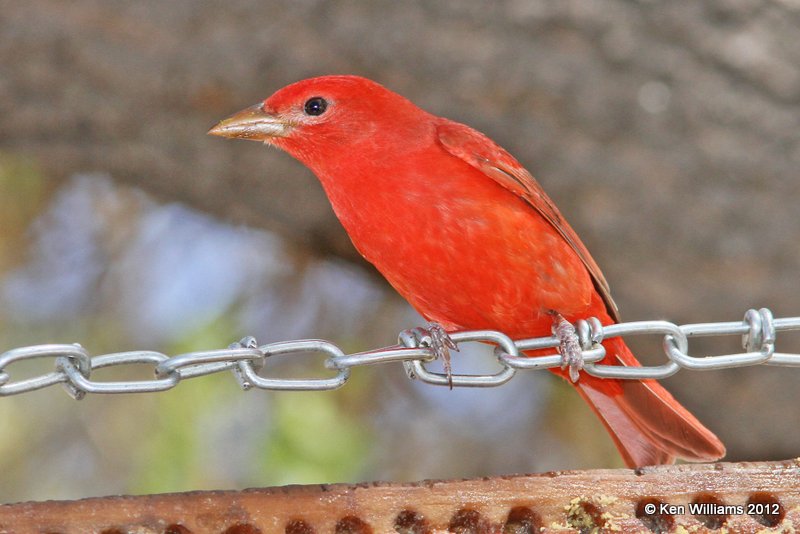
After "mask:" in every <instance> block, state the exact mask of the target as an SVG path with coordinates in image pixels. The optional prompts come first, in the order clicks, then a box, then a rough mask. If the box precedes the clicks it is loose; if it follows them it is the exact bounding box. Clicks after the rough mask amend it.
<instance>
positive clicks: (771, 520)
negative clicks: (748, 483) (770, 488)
mask: <svg viewBox="0 0 800 534" xmlns="http://www.w3.org/2000/svg"><path fill="white" fill-rule="evenodd" d="M745 508H746V509H747V510H746V511H747V513H748V514H750V517H752V518H753V519H755V520H756V521H758V522H759V523H761V524H762V525H764V526H765V527H770V528H772V527H776V526H778V524H779V523H780V522H781V521H783V518H784V517H785V516H786V510H785V509H784V508H783V505H782V504H781V501H779V500H778V498H777V497H776V496H775V495H773V494H772V493H769V492H766V491H759V492H757V493H753V494H752V495H750V497H749V498H748V499H747V505H746V506H745Z"/></svg>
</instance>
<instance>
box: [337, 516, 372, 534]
mask: <svg viewBox="0 0 800 534" xmlns="http://www.w3.org/2000/svg"><path fill="white" fill-rule="evenodd" d="M334 532H336V534H372V528H370V526H369V525H368V524H366V523H365V522H364V521H363V520H362V519H359V518H358V517H356V516H354V515H348V516H345V517H343V518H341V519H340V520H339V522H338V523H336V530H334Z"/></svg>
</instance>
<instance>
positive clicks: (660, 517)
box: [636, 497, 675, 534]
mask: <svg viewBox="0 0 800 534" xmlns="http://www.w3.org/2000/svg"><path fill="white" fill-rule="evenodd" d="M662 505H664V501H662V500H660V499H656V498H655V497H647V498H645V499H641V500H640V501H639V502H637V503H636V517H637V518H638V519H639V521H641V522H642V523H644V526H646V527H647V528H648V529H650V531H651V532H657V533H658V534H662V533H665V532H672V529H673V528H675V518H674V517H673V516H672V515H670V514H666V513H661V506H662Z"/></svg>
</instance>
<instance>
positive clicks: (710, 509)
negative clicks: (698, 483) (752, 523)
mask: <svg viewBox="0 0 800 534" xmlns="http://www.w3.org/2000/svg"><path fill="white" fill-rule="evenodd" d="M692 504H693V505H694V506H695V510H696V511H695V513H694V514H692V515H694V516H695V517H696V518H697V520H698V521H700V522H701V523H702V524H703V525H704V526H705V527H706V528H712V529H717V528H722V526H723V525H724V524H725V522H726V521H727V520H728V515H729V514H728V513H727V511H726V510H725V503H724V502H722V500H720V498H719V497H717V496H716V495H712V494H711V493H701V494H700V495H698V496H697V497H695V498H694V500H693V501H692Z"/></svg>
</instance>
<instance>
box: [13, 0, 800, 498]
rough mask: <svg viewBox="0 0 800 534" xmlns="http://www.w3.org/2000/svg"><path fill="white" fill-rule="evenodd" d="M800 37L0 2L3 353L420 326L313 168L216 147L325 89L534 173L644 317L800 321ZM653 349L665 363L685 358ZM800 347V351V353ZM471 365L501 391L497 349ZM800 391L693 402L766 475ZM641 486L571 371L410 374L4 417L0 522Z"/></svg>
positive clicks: (417, 13)
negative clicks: (508, 481) (450, 483)
mask: <svg viewBox="0 0 800 534" xmlns="http://www.w3.org/2000/svg"><path fill="white" fill-rule="evenodd" d="M798 32H800V3H798V2H797V0H780V1H779V0H773V1H766V2H765V1H762V0H715V1H710V0H709V1H700V2H691V3H684V2H681V3H670V2H659V1H640V2H629V1H622V0H569V1H562V0H551V1H536V0H513V1H505V2H486V1H480V0H465V1H461V2H449V3H444V2H437V3H434V2H423V1H418V2H395V1H393V0H374V1H371V2H356V1H344V2H322V1H313V0H302V1H296V2H268V1H241V2H213V1H210V0H209V1H199V0H198V1H188V0H179V1H174V2H157V1H137V2H113V3H111V2H104V1H100V0H97V1H78V2H58V1H44V0H30V1H28V2H13V3H12V2H3V3H2V9H0V117H1V118H0V352H2V351H5V350H9V349H12V348H15V347H19V346H24V345H33V344H40V343H51V342H58V343H72V342H79V343H81V344H82V345H83V346H84V347H86V348H87V349H88V350H89V352H90V353H91V354H94V355H96V354H102V353H105V352H115V351H124V350H136V349H149V350H158V351H162V352H165V353H167V354H178V353H181V352H185V351H189V350H197V349H213V348H224V347H226V346H227V345H228V344H229V343H231V342H233V341H235V340H237V339H239V338H241V337H242V336H244V335H248V334H249V335H254V336H256V337H257V338H258V340H259V342H269V341H278V340H288V339H297V338H305V337H314V338H324V339H329V340H332V341H334V342H335V343H337V344H339V345H340V346H341V347H342V348H343V349H345V350H346V351H360V350H366V349H369V348H375V347H379V346H385V345H390V344H393V343H394V342H395V340H396V335H397V333H398V331H400V330H402V329H404V328H408V327H412V326H416V325H419V324H421V323H422V321H421V318H420V317H419V316H417V315H416V314H415V313H414V312H413V311H412V310H411V309H410V308H409V307H408V305H407V304H405V303H404V302H403V301H402V300H401V299H400V298H399V297H398V296H397V295H395V294H394V293H393V291H392V290H391V288H389V287H388V286H387V285H386V284H385V283H384V282H383V281H382V279H380V277H379V276H377V274H376V273H375V272H374V271H373V270H372V269H371V268H370V267H369V266H367V265H366V264H365V263H364V262H363V261H362V260H361V259H360V258H359V257H358V255H357V254H356V253H355V251H354V249H353V248H352V246H351V245H350V243H349V241H348V239H347V237H346V236H345V234H344V233H343V231H342V230H341V228H340V227H339V225H338V223H337V222H336V220H335V218H334V216H333V214H332V212H331V210H330V207H329V206H328V203H327V200H326V199H325V197H324V195H323V192H322V189H321V188H320V186H319V185H318V183H317V182H316V180H315V178H314V177H313V176H312V175H311V174H310V172H309V171H307V170H306V169H305V168H303V167H302V166H300V165H299V164H298V163H296V162H295V161H293V160H292V159H291V158H289V157H288V156H286V155H284V154H281V153H279V152H277V151H274V150H267V149H265V148H263V147H260V146H258V145H256V144H252V143H242V142H226V141H223V140H220V139H218V138H211V137H208V136H206V135H205V132H206V131H207V130H208V128H209V127H211V126H212V125H213V124H214V123H215V122H216V121H217V120H219V119H221V118H223V117H225V116H227V115H229V114H230V113H232V112H234V111H237V110H239V109H241V108H243V107H245V106H248V105H251V104H253V103H255V102H257V101H259V100H261V99H263V98H265V97H266V96H268V95H269V94H271V93H272V92H273V91H274V90H276V89H278V88H280V87H282V86H284V85H286V84H288V83H290V82H293V81H296V80H298V79H302V78H305V77H309V76H315V75H321V74H329V73H352V74H359V75H362V76H367V77H370V78H373V79H375V80H377V81H378V82H380V83H383V84H384V85H387V86H388V87H390V88H391V89H393V90H395V91H397V92H399V93H401V94H403V95H405V96H407V97H409V98H411V99H412V100H413V101H415V102H416V103H418V104H419V105H420V106H422V107H424V108H425V109H427V110H429V111H432V112H435V113H437V114H439V115H444V116H447V117H449V118H452V119H456V120H459V121H462V122H466V123H468V124H470V125H472V126H474V127H476V128H478V129H479V130H482V131H483V132H485V133H487V134H488V135H490V136H491V137H493V138H494V139H495V140H497V141H498V142H499V143H500V144H501V145H503V146H505V147H506V148H507V149H509V150H510V151H511V152H512V153H513V154H515V155H516V156H517V157H518V159H520V160H521V161H522V162H523V164H524V165H525V166H526V167H527V168H528V169H530V170H531V171H532V172H533V174H534V175H535V176H537V177H538V179H539V181H540V182H541V183H542V185H543V186H544V188H545V189H546V190H547V191H548V192H549V193H550V195H551V196H552V197H553V199H554V200H555V201H556V203H557V204H558V205H559V206H560V207H561V209H562V211H563V213H564V214H565V216H566V217H567V218H568V219H569V220H570V222H571V223H572V225H573V226H574V227H575V229H576V230H577V231H578V233H579V234H580V235H581V236H582V238H583V240H584V241H585V242H586V244H587V246H588V247H589V249H590V250H591V251H592V253H593V255H594V257H595V258H596V259H597V261H598V263H599V264H600V265H601V266H602V267H603V269H604V271H605V274H606V277H607V278H608V280H609V282H610V284H611V287H612V290H613V292H614V295H615V298H616V300H617V303H618V304H619V306H620V309H621V312H622V316H623V319H625V320H644V319H661V318H664V319H668V320H671V321H674V322H679V323H680V322H706V321H735V320H740V319H741V317H742V316H743V314H744V312H745V310H746V309H748V308H751V307H755V308H758V307H761V306H767V307H769V308H771V309H772V310H773V312H774V313H775V315H776V317H781V316H792V315H800V301H798V295H799V294H800V274H799V273H800V247H799V246H798V242H800V217H798V216H797V213H798V205H799V204H800V180H798V169H800V40H798V39H797V38H796V37H797V35H798ZM630 341H631V345H632V347H633V348H634V349H635V351H636V352H637V353H638V354H640V356H641V359H642V360H644V361H645V362H650V363H656V362H661V361H662V358H663V357H660V356H659V353H660V349H659V346H660V342H659V340H657V339H636V338H631V340H630ZM691 348H692V352H693V354H698V355H699V354H714V353H725V352H729V351H736V350H737V339H734V338H731V339H724V340H720V339H714V340H713V341H708V342H705V343H704V342H701V341H698V342H695V341H693V342H692V346H691ZM778 349H779V350H781V351H784V352H789V351H800V336H795V337H792V335H786V334H784V335H781V336H780V338H779V344H778ZM456 358H457V359H456V364H455V365H456V368H457V369H459V370H463V371H479V370H482V369H486V368H487V367H488V368H491V362H490V358H488V357H487V356H486V355H485V354H483V353H480V351H466V352H464V353H459V354H456ZM286 360H291V358H284V361H282V362H281V363H280V364H279V365H278V372H282V373H286V376H294V375H298V374H303V373H311V374H314V373H318V374H320V375H322V374H324V371H320V369H321V367H320V358H316V359H315V358H298V359H296V360H294V361H286ZM51 364H52V361H51V360H47V361H42V362H32V363H30V364H25V365H22V364H19V365H15V366H14V367H13V369H10V372H12V373H13V377H14V378H22V377H24V376H32V375H34V374H39V373H42V372H45V371H47V370H50V369H51ZM143 367H145V366H143ZM138 371H139V369H131V368H130V367H128V368H126V369H125V370H124V371H122V374H121V375H120V372H119V371H118V372H116V373H115V372H110V371H107V372H104V373H102V374H101V373H98V376H97V378H98V379H101V378H104V379H122V378H128V379H136V378H146V374H147V373H146V371H147V370H146V369H141V373H139V374H137V373H138ZM26 373H27V374H26ZM798 377H800V375H798V374H797V372H796V371H793V370H787V369H780V368H767V367H759V368H750V369H740V370H728V371H713V372H708V373H706V374H703V373H700V372H690V371H684V372H682V373H679V374H678V375H677V376H675V377H672V378H671V379H669V380H666V381H665V383H666V386H667V387H668V388H669V389H670V390H671V391H673V392H674V394H675V396H676V397H677V398H678V399H680V400H681V401H682V402H683V403H684V404H685V405H686V406H687V407H689V408H690V409H691V410H692V411H694V412H695V413H696V414H697V415H698V416H699V417H700V419H701V420H703V421H704V422H705V423H706V424H707V425H708V426H709V427H710V428H711V429H712V430H714V431H715V432H716V433H717V434H718V435H719V436H720V437H721V438H722V440H723V441H724V442H725V443H726V444H727V446H728V448H729V455H728V459H729V460H770V459H785V458H789V457H796V456H798V455H800V425H798V424H797V423H798V421H799V420H800V404H799V403H798V401H797V380H798ZM620 465H621V462H620V460H619V458H618V456H617V453H616V451H615V450H614V447H613V445H612V444H611V442H610V439H609V438H608V437H607V435H606V433H605V431H604V430H603V429H602V428H601V426H600V424H599V423H598V422H597V421H596V420H595V418H594V416H593V415H592V414H591V413H590V412H589V410H588V409H587V408H586V407H585V406H584V404H583V403H582V401H581V400H580V399H579V398H578V396H577V395H575V394H574V393H573V392H572V390H571V388H570V387H569V386H568V385H565V384H563V383H561V382H559V381H557V380H556V379H555V378H554V377H551V376H550V375H549V374H547V373H519V374H518V376H517V377H515V378H514V379H513V380H512V381H511V382H509V383H508V384H506V385H505V386H503V387H499V388H495V389H492V390H457V391H448V390H447V389H445V388H435V387H432V386H425V385H419V384H416V383H410V382H409V381H408V380H407V379H406V378H405V375H404V373H403V371H402V368H401V367H400V366H398V365H387V366H380V367H377V368H372V369H357V370H355V371H354V372H353V376H352V378H351V380H350V381H349V382H348V384H347V385H346V386H345V387H344V388H342V389H341V390H339V391H336V392H328V393H299V392H298V393H274V394H271V393H267V392H263V391H249V392H242V391H241V390H239V388H238V386H237V385H236V382H235V381H234V379H233V378H232V377H231V376H230V375H215V376H211V377H206V378H202V379H194V380H191V381H186V382H185V383H182V384H180V385H179V386H178V387H176V388H175V389H173V390H172V391H169V392H165V393H158V394H142V395H120V396H101V395H90V396H88V397H87V398H85V399H84V400H82V401H80V402H76V401H73V400H71V399H70V398H69V397H68V396H67V395H66V393H65V392H64V391H63V390H62V389H61V388H60V387H52V388H49V389H46V390H42V391H38V392H34V393H28V394H24V395H20V396H16V397H9V398H2V399H0V473H2V475H0V480H1V481H2V483H0V501H3V502H12V501H19V500H26V499H52V498H78V497H85V496H91V495H104V494H113V493H153V492H168V491H185V490H192V489H212V488H214V489H222V488H244V487H248V486H266V485H275V484H288V483H317V482H348V481H359V480H376V479H389V480H398V481H402V480H417V479H422V478H441V477H470V476H479V475H480V476H482V475H496V474H505V473H516V472H538V471H544V470H551V469H571V468H589V467H615V466H620Z"/></svg>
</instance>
